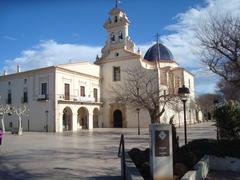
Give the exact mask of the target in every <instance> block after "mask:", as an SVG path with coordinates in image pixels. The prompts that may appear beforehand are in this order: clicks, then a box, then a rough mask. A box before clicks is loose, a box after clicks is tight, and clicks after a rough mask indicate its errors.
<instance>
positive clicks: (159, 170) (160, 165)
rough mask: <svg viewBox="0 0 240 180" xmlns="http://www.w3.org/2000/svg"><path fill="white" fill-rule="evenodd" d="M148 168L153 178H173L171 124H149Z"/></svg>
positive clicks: (166, 179) (157, 179) (154, 179)
mask: <svg viewBox="0 0 240 180" xmlns="http://www.w3.org/2000/svg"><path fill="white" fill-rule="evenodd" d="M149 129H150V136H151V137H150V169H151V174H152V177H153V180H159V179H165V180H170V179H171V180H172V179H173V150H172V126H171V125H169V124H151V125H150V126H149Z"/></svg>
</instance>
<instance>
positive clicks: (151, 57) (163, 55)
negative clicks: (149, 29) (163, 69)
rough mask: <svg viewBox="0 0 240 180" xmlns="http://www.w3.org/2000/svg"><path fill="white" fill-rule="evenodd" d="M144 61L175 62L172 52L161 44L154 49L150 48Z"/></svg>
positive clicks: (154, 46) (157, 44) (155, 45)
mask: <svg viewBox="0 0 240 180" xmlns="http://www.w3.org/2000/svg"><path fill="white" fill-rule="evenodd" d="M144 59H146V60H148V61H151V62H153V61H157V60H161V61H173V60H174V58H173V55H172V53H171V51H170V50H169V49H168V48H167V47H165V46H164V45H163V44H161V43H156V44H154V45H153V46H152V47H150V48H149V49H148V50H147V52H146V54H145V56H144Z"/></svg>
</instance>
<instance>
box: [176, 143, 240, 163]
mask: <svg viewBox="0 0 240 180" xmlns="http://www.w3.org/2000/svg"><path fill="white" fill-rule="evenodd" d="M238 149H240V140H237V139H234V140H219V141H217V140H213V139H198V140H194V141H191V142H189V143H188V144H187V145H186V146H183V147H181V148H180V150H181V151H182V152H184V151H185V152H186V151H189V152H192V153H194V154H195V155H196V157H197V159H201V158H202V157H203V156H204V155H206V154H208V155H214V156H217V157H226V156H228V157H235V158H240V151H238Z"/></svg>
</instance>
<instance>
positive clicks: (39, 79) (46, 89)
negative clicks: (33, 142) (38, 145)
mask: <svg viewBox="0 0 240 180" xmlns="http://www.w3.org/2000/svg"><path fill="white" fill-rule="evenodd" d="M128 26H129V20H128V18H127V15H126V14H125V12H124V11H123V10H121V9H119V8H113V9H112V10H111V11H110V13H109V18H108V19H107V20H106V22H105V23H104V28H105V29H106V31H107V33H108V36H107V41H106V44H105V46H104V47H103V48H102V55H101V57H97V58H96V61H95V63H94V64H93V63H90V62H78V63H70V64H64V65H56V66H50V67H45V68H40V69H34V70H30V71H25V72H20V70H19V69H18V71H17V72H16V73H14V74H9V75H6V74H4V75H3V76H1V77H0V93H1V99H0V101H1V103H2V104H12V105H14V106H21V105H23V104H26V105H28V106H29V108H30V116H29V117H25V118H23V129H24V130H25V131H49V132H62V131H79V130H82V129H93V128H99V127H137V114H136V110H135V109H134V108H131V107H129V106H127V105H125V104H119V103H117V102H114V100H113V98H112V97H111V98H110V96H109V94H110V91H111V88H112V87H114V86H115V85H117V84H118V85H119V84H121V83H123V82H124V80H125V75H124V73H123V71H124V69H126V68H128V69H129V68H131V67H132V68H133V67H134V68H135V67H138V68H143V69H145V70H146V73H147V72H148V71H149V72H150V71H152V70H153V69H156V68H159V69H160V72H161V76H160V77H161V78H160V80H159V82H160V86H166V87H168V86H171V87H172V88H173V89H174V91H175V92H177V90H178V88H179V87H181V86H182V85H183V84H185V85H186V86H187V87H188V88H189V89H190V92H191V99H192V101H189V102H194V96H195V95H194V76H193V75H192V74H191V73H190V72H188V71H187V70H185V69H184V68H182V67H179V65H178V64H177V62H176V61H175V59H174V57H173V55H172V53H171V52H170V50H169V49H168V48H167V47H165V46H164V45H163V44H161V43H156V44H155V45H154V46H152V47H150V48H149V50H148V51H147V53H146V54H145V56H144V57H143V56H141V53H140V51H139V50H136V47H135V44H134V42H133V41H132V40H131V39H130V36H129V34H128ZM156 64H158V66H157V65H156ZM172 114H175V117H174V121H175V123H176V124H182V122H183V118H182V112H180V111H176V110H173V109H167V110H166V112H165V114H164V117H163V118H164V122H168V121H169V118H170V117H171V116H172ZM176 114H177V115H176ZM140 117H141V120H140V121H141V127H148V124H149V123H150V116H149V115H148V112H147V111H146V110H144V109H141V111H140ZM187 118H188V122H189V123H194V122H196V121H199V120H201V116H199V113H197V112H196V111H195V109H194V108H189V111H188V112H187ZM5 126H6V129H10V128H14V127H18V121H17V120H16V116H15V115H12V116H7V117H6V119H5Z"/></svg>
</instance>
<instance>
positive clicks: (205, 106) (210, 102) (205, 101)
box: [196, 93, 221, 116]
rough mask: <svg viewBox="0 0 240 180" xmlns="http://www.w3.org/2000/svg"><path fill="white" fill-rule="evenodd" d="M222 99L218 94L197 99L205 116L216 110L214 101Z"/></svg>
mask: <svg viewBox="0 0 240 180" xmlns="http://www.w3.org/2000/svg"><path fill="white" fill-rule="evenodd" d="M215 99H221V97H220V96H219V95H218V94H210V93H208V94H201V95H199V96H198V97H197V98H196V102H197V105H198V106H199V108H200V109H201V111H202V112H203V114H204V115H205V116H207V114H208V113H209V112H211V111H212V110H213V108H214V100H215Z"/></svg>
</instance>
